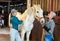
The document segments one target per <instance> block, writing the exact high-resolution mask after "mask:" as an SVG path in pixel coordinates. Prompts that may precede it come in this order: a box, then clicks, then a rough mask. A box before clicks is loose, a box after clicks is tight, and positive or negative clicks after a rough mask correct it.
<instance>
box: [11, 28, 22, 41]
mask: <svg viewBox="0 0 60 41" xmlns="http://www.w3.org/2000/svg"><path fill="white" fill-rule="evenodd" d="M15 39H16V41H22V40H21V38H20V35H19V32H18V30H15V29H13V28H12V29H11V30H10V41H15Z"/></svg>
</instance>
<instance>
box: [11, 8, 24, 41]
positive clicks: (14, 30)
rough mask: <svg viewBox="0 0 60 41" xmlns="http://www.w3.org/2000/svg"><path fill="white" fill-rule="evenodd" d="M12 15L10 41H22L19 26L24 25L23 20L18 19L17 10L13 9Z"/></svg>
mask: <svg viewBox="0 0 60 41" xmlns="http://www.w3.org/2000/svg"><path fill="white" fill-rule="evenodd" d="M11 14H12V17H11V19H10V21H11V24H12V28H11V30H10V41H15V39H16V41H22V40H21V38H20V35H19V32H18V25H19V24H22V23H23V21H22V20H18V18H17V17H16V15H17V10H15V9H12V10H11Z"/></svg>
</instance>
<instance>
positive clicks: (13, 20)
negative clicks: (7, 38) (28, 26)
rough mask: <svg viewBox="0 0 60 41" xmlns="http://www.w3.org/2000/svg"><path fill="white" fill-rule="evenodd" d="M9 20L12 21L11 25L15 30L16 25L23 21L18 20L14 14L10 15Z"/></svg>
mask: <svg viewBox="0 0 60 41" xmlns="http://www.w3.org/2000/svg"><path fill="white" fill-rule="evenodd" d="M10 21H11V23H12V27H13V28H14V29H16V30H18V25H19V24H22V23H23V21H22V20H18V18H17V17H16V16H12V17H11V20H10Z"/></svg>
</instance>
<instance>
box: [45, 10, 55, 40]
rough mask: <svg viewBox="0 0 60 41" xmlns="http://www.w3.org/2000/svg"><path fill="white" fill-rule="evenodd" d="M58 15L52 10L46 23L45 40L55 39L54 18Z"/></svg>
mask: <svg viewBox="0 0 60 41" xmlns="http://www.w3.org/2000/svg"><path fill="white" fill-rule="evenodd" d="M55 16H56V14H55V13H54V12H52V11H51V12H50V13H49V14H48V16H47V18H48V21H46V23H45V26H46V27H45V31H46V33H45V41H52V39H53V31H54V28H55V22H54V20H53V18H54V17H55Z"/></svg>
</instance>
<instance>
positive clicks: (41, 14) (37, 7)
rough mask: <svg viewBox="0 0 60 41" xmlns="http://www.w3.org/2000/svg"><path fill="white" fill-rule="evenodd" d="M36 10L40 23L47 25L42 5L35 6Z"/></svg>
mask: <svg viewBox="0 0 60 41" xmlns="http://www.w3.org/2000/svg"><path fill="white" fill-rule="evenodd" d="M33 7H34V8H35V16H36V17H38V18H39V21H40V23H41V24H43V23H45V20H44V16H43V10H42V9H41V6H40V5H34V6H33Z"/></svg>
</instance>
